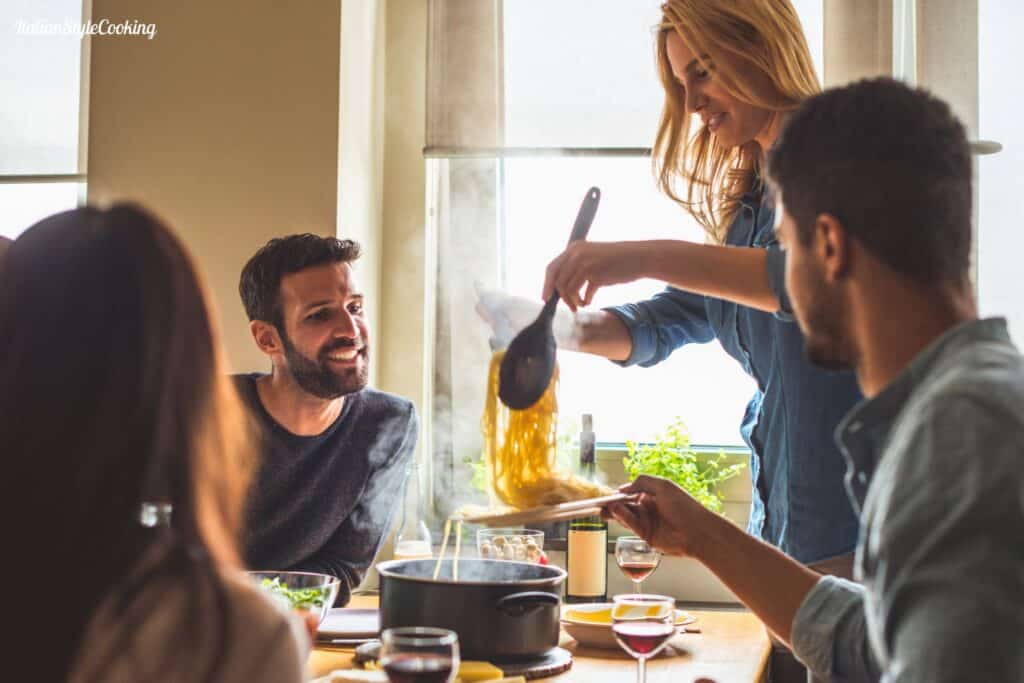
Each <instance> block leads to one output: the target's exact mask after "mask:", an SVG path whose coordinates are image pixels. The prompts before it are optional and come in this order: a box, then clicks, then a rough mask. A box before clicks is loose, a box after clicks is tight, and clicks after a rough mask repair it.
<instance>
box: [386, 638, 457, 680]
mask: <svg viewBox="0 0 1024 683" xmlns="http://www.w3.org/2000/svg"><path fill="white" fill-rule="evenodd" d="M380 647H381V649H380V664H381V666H382V667H383V668H384V672H385V673H387V675H388V680H389V681H391V683H452V682H453V681H454V680H455V675H456V674H457V673H458V671H459V636H458V635H457V634H456V633H455V631H449V630H448V629H443V628H427V627H425V626H408V627H402V628H389V629H385V630H384V632H383V633H381V634H380Z"/></svg>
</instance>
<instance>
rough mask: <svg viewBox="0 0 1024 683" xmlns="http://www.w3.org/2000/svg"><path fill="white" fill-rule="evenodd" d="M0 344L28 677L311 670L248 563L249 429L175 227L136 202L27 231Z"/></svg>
mask: <svg viewBox="0 0 1024 683" xmlns="http://www.w3.org/2000/svg"><path fill="white" fill-rule="evenodd" d="M0 349H2V352H0V415H2V419H0V454H2V456H3V461H4V476H3V479H2V484H0V500H2V501H3V508H4V512H3V516H4V518H5V519H4V525H5V527H7V531H6V532H5V535H4V543H5V544H6V553H5V554H6V561H5V564H6V565H7V569H8V571H10V570H11V569H16V573H15V579H16V580H15V581H14V582H13V583H12V582H10V581H5V584H6V589H5V594H6V595H5V598H4V601H3V604H4V613H5V614H6V615H7V616H8V618H9V619H10V621H9V623H10V624H11V625H12V626H14V628H11V629H8V631H7V632H8V636H6V637H5V645H6V648H5V649H6V651H7V652H9V653H11V655H12V656H15V657H17V658H18V659H19V660H21V662H22V664H21V666H20V667H19V668H21V669H22V670H28V671H30V672H31V674H30V676H28V677H29V678H31V679H32V680H40V681H58V680H71V681H76V682H78V681H82V682H85V681H218V682H221V681H238V682H239V683H242V682H243V681H244V682H245V683H253V682H254V681H266V682H267V683H270V682H271V681H273V682H274V683H280V682H284V683H288V682H289V681H299V680H302V677H303V670H304V664H303V660H304V657H305V654H306V649H307V648H308V645H307V643H308V640H307V639H306V636H305V634H304V632H303V631H302V627H301V625H299V624H298V623H297V622H296V621H294V620H293V618H292V617H291V616H290V615H288V614H287V613H285V612H283V611H281V608H280V607H278V606H277V605H275V604H274V603H272V602H271V601H270V600H269V599H268V598H267V597H265V596H264V595H263V594H262V593H261V592H260V591H259V589H258V588H256V587H254V586H253V585H251V584H250V582H249V581H248V580H247V579H246V577H245V576H244V574H242V573H241V572H240V571H239V566H240V562H239V558H238V551H237V545H236V537H237V535H238V533H239V526H240V523H241V519H242V505H243V495H244V493H245V490H246V486H247V483H248V480H249V476H248V470H249V468H248V466H247V463H246V462H245V458H246V456H247V454H248V453H249V447H248V436H247V433H246V425H247V422H246V419H245V417H244V413H243V411H242V409H241V408H240V406H239V405H238V401H237V398H236V397H235V394H234V391H233V388H232V387H231V386H230V384H229V382H228V379H227V377H226V375H225V373H224V368H223V362H222V360H221V358H220V351H219V345H218V337H217V332H216V330H215V329H214V325H213V322H212V317H211V315H210V308H209V304H208V302H207V297H206V295H205V294H204V290H203V287H202V284H201V283H200V279H199V276H198V273H197V272H196V269H195V266H194V265H193V263H192V260H191V259H190V257H189V255H188V254H187V253H186V251H185V249H184V247H183V246H182V244H181V243H180V242H179V241H178V240H177V239H176V238H175V237H174V236H173V235H172V233H171V232H170V230H168V229H167V228H166V227H165V226H164V225H162V224H161V223H160V222H159V221H158V220H157V219H156V218H154V217H153V216H151V215H150V214H148V213H147V212H145V211H143V210H141V209H139V208H138V207H135V206H132V205H117V206H114V207H112V208H110V209H107V210H100V209H96V208H83V209H77V210H74V211H68V212H65V213H60V214H56V215H54V216H51V217H49V218H47V219H45V220H43V221H41V222H39V223H37V224H36V225H34V226H32V227H31V228H29V229H28V230H27V231H26V232H25V233H24V234H23V235H21V237H19V238H18V239H17V240H16V241H15V242H14V244H13V245H12V246H11V248H10V250H9V251H8V253H7V254H6V255H5V257H4V262H3V267H2V268H0ZM168 512H169V515H168ZM154 513H155V514H154ZM12 666H13V665H12ZM26 668H27V669H26Z"/></svg>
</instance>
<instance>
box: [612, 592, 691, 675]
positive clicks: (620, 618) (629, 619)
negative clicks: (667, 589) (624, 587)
mask: <svg viewBox="0 0 1024 683" xmlns="http://www.w3.org/2000/svg"><path fill="white" fill-rule="evenodd" d="M612 603H613V605H612V632H613V633H614V634H615V640H617V641H618V642H619V645H620V646H621V647H622V649H623V650H625V651H626V652H628V653H629V654H630V655H632V656H633V657H635V658H636V681H637V683H645V681H646V680H647V668H646V667H647V660H648V659H650V658H651V657H653V656H654V655H656V654H658V653H659V652H661V649H662V648H663V647H665V645H666V644H668V641H669V639H670V638H672V636H674V635H675V633H676V601H675V600H674V599H673V598H670V597H668V596H665V595H646V594H643V593H633V594H630V595H616V596H615V597H614V598H612Z"/></svg>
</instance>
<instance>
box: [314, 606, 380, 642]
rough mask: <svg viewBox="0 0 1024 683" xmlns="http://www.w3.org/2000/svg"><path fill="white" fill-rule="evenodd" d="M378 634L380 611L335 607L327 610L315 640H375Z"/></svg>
mask: <svg viewBox="0 0 1024 683" xmlns="http://www.w3.org/2000/svg"><path fill="white" fill-rule="evenodd" d="M379 634H380V610H377V609H360V608H354V607H335V608H334V609H331V610H328V612H327V616H325V617H324V620H323V622H322V623H321V624H320V630H319V631H317V638H376V637H377V636H378V635H379Z"/></svg>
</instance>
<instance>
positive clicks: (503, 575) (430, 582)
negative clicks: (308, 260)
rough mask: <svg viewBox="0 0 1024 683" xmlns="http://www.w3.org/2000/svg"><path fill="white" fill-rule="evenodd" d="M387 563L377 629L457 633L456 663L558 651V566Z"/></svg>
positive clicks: (470, 561) (499, 562)
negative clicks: (455, 573)
mask: <svg viewBox="0 0 1024 683" xmlns="http://www.w3.org/2000/svg"><path fill="white" fill-rule="evenodd" d="M436 563H437V560H392V561H390V562H381V563H380V564H378V565H377V572H378V573H379V574H380V625H381V628H382V629H385V628H393V627H396V626H434V627H438V628H447V629H451V630H452V631H455V632H456V633H458V634H459V650H460V651H461V653H462V657H463V659H482V660H486V661H491V662H500V661H503V660H514V659H525V658H528V657H536V656H537V655H540V654H543V653H545V652H547V651H548V650H550V649H551V648H553V647H556V646H557V645H558V628H559V618H560V616H561V614H560V605H561V597H560V596H561V592H562V590H561V589H562V582H563V581H565V571H564V570H563V569H561V568H559V567H554V566H550V565H540V564H529V563H526V562H509V561H504V560H477V559H466V560H462V559H460V560H459V567H458V570H459V580H458V581H453V580H452V561H451V560H444V561H443V562H442V564H441V572H440V573H439V575H438V578H437V580H434V578H433V575H434V567H435V565H436Z"/></svg>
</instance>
